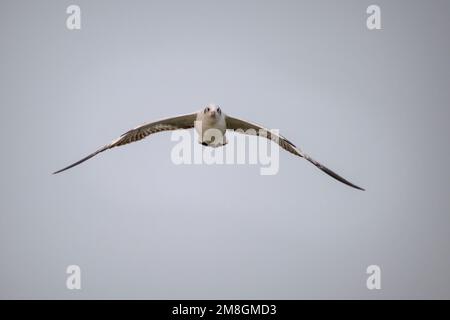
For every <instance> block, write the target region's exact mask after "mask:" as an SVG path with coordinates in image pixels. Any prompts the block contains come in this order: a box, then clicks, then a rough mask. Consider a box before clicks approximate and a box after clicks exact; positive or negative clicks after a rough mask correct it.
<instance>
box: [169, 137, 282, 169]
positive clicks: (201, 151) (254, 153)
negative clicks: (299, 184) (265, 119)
mask: <svg viewBox="0 0 450 320" xmlns="http://www.w3.org/2000/svg"><path fill="white" fill-rule="evenodd" d="M236 133H237V134H235V135H233V136H231V139H226V138H225V136H224V133H222V132H221V131H220V130H217V129H208V130H205V132H204V133H203V134H202V136H203V139H202V141H203V142H204V141H207V146H206V147H204V146H203V145H202V144H200V143H199V142H198V141H197V140H199V139H197V138H196V137H195V135H196V134H195V132H194V134H192V132H190V131H187V130H179V131H173V132H172V136H171V140H172V141H176V142H177V144H176V145H175V146H174V147H173V148H172V151H171V159H172V162H173V163H174V164H176V165H180V164H207V165H211V164H254V165H256V164H259V165H260V166H261V167H260V174H261V175H275V174H277V173H278V170H279V167H280V164H279V162H280V148H279V146H278V142H279V141H278V140H279V138H278V130H271V131H269V132H268V131H266V130H258V131H257V130H255V129H249V130H246V131H243V130H236ZM200 134H201V133H200ZM200 134H199V136H200ZM251 136H253V138H250V137H251ZM255 136H259V137H261V138H259V139H256V138H255ZM266 137H267V139H265V138H266ZM272 141H273V142H275V143H272ZM247 142H248V143H247Z"/></svg>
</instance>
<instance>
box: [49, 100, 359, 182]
mask: <svg viewBox="0 0 450 320" xmlns="http://www.w3.org/2000/svg"><path fill="white" fill-rule="evenodd" d="M190 128H195V130H196V131H197V133H198V134H199V143H200V144H202V145H204V146H207V147H221V146H224V145H226V144H227V140H226V130H235V131H237V132H240V133H244V134H249V135H257V136H260V137H264V138H267V139H270V140H273V141H274V142H276V143H277V144H278V145H279V146H280V147H281V148H283V149H285V150H286V151H288V152H290V153H292V154H294V155H296V156H299V157H301V158H304V159H306V160H308V161H309V162H311V163H312V164H314V165H315V166H316V167H317V168H319V169H320V170H322V171H323V172H325V173H326V174H328V175H330V176H331V177H333V178H335V179H336V180H338V181H340V182H342V183H344V184H346V185H348V186H351V187H353V188H355V189H359V190H364V189H363V188H360V187H358V186H356V185H354V184H353V183H351V182H349V181H347V180H346V179H344V178H343V177H341V176H340V175H338V174H337V173H335V172H333V171H331V170H330V169H328V168H327V167H325V166H323V165H322V164H320V163H319V162H318V161H316V160H314V159H313V158H311V157H310V156H308V155H307V154H305V153H303V152H302V151H301V150H300V149H299V148H297V147H296V146H295V145H294V144H293V143H291V142H290V141H289V140H287V139H286V138H284V137H283V136H281V135H278V134H275V133H273V132H270V131H269V130H268V129H266V128H264V127H262V126H260V125H257V124H254V123H251V122H248V121H245V120H242V119H238V118H233V117H231V116H228V115H226V114H224V113H223V112H222V110H221V109H220V107H218V106H217V105H214V104H209V105H207V106H206V107H205V108H204V109H202V110H200V111H198V112H195V113H190V114H185V115H181V116H176V117H171V118H165V119H161V120H158V121H154V122H150V123H146V124H143V125H141V126H138V127H136V128H134V129H131V130H129V131H127V132H125V133H124V134H122V135H121V136H120V137H119V138H117V139H116V140H114V141H112V142H111V143H109V144H107V145H105V146H103V147H102V148H100V149H98V150H97V151H95V152H94V153H91V154H90V155H88V156H87V157H85V158H83V159H81V160H79V161H77V162H75V163H73V164H71V165H69V166H67V167H65V168H63V169H61V170H58V171H56V172H54V174H56V173H59V172H62V171H65V170H67V169H70V168H72V167H75V166H77V165H79V164H80V163H82V162H84V161H86V160H88V159H90V158H92V157H94V156H96V155H97V154H99V153H101V152H103V151H106V150H108V149H112V148H114V147H118V146H122V145H125V144H128V143H132V142H135V141H138V140H141V139H143V138H145V137H147V136H149V135H151V134H154V133H157V132H162V131H170V130H178V129H190Z"/></svg>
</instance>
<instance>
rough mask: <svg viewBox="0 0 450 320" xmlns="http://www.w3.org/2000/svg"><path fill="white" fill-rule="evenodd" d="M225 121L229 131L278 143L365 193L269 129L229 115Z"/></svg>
mask: <svg viewBox="0 0 450 320" xmlns="http://www.w3.org/2000/svg"><path fill="white" fill-rule="evenodd" d="M225 120H226V123H227V129H231V130H237V132H240V133H244V134H250V135H257V136H262V137H264V138H267V139H269V140H273V141H274V142H276V143H278V145H279V146H280V147H282V148H283V149H284V150H286V151H289V152H290V153H292V154H295V155H296V156H299V157H302V158H305V159H306V160H308V161H309V162H311V163H312V164H313V165H315V166H316V167H317V168H319V169H320V170H322V171H323V172H325V173H326V174H328V175H329V176H331V177H333V178H335V179H336V180H338V181H340V182H342V183H345V184H346V185H348V186H350V187H353V188H356V189H359V190H363V191H364V189H363V188H361V187H358V186H357V185H354V184H353V183H351V182H350V181H348V180H346V179H344V178H342V177H341V176H340V175H338V174H337V173H335V172H333V171H332V170H330V169H328V168H327V167H325V166H324V165H322V164H321V163H319V162H318V161H316V160H314V159H313V158H311V157H310V156H308V155H307V154H305V153H303V152H302V151H301V150H300V149H299V148H297V147H296V146H295V145H294V144H293V143H292V142H290V141H289V140H287V139H286V138H285V137H283V136H281V135H278V134H275V133H273V132H270V131H269V130H268V129H266V128H264V127H262V126H260V125H257V124H255V123H251V122H248V121H245V120H241V119H237V118H233V117H230V116H228V115H227V116H226V118H225ZM249 129H251V130H249Z"/></svg>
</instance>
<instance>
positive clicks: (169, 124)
mask: <svg viewBox="0 0 450 320" xmlns="http://www.w3.org/2000/svg"><path fill="white" fill-rule="evenodd" d="M196 118H197V113H191V114H186V115H181V116H176V117H172V118H166V119H162V120H158V121H155V122H151V123H146V124H143V125H141V126H138V127H136V128H134V129H131V130H129V131H127V132H125V133H124V134H122V135H121V136H120V137H119V138H117V139H116V140H114V141H112V142H111V143H109V144H107V145H105V146H103V147H101V148H100V149H98V150H97V151H95V152H94V153H91V154H90V155H88V156H87V157H85V158H83V159H81V160H79V161H77V162H75V163H73V164H71V165H69V166H67V167H65V168H63V169H61V170H58V171H55V172H53V174H56V173H59V172H62V171H65V170H67V169H70V168H73V167H75V166H77V165H79V164H80V163H83V162H84V161H86V160H89V159H90V158H92V157H94V156H96V155H97V154H99V153H101V152H103V151H105V150H108V149H111V148H114V147H119V146H123V145H125V144H128V143H132V142H135V141H138V140H141V139H144V138H145V137H147V136H149V135H151V134H153V133H157V132H161V131H169V130H178V129H189V128H193V127H194V121H195V119H196Z"/></svg>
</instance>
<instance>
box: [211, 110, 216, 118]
mask: <svg viewBox="0 0 450 320" xmlns="http://www.w3.org/2000/svg"><path fill="white" fill-rule="evenodd" d="M216 114H217V113H216V112H215V111H211V112H210V113H209V115H210V116H211V117H212V118H215V117H216Z"/></svg>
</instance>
